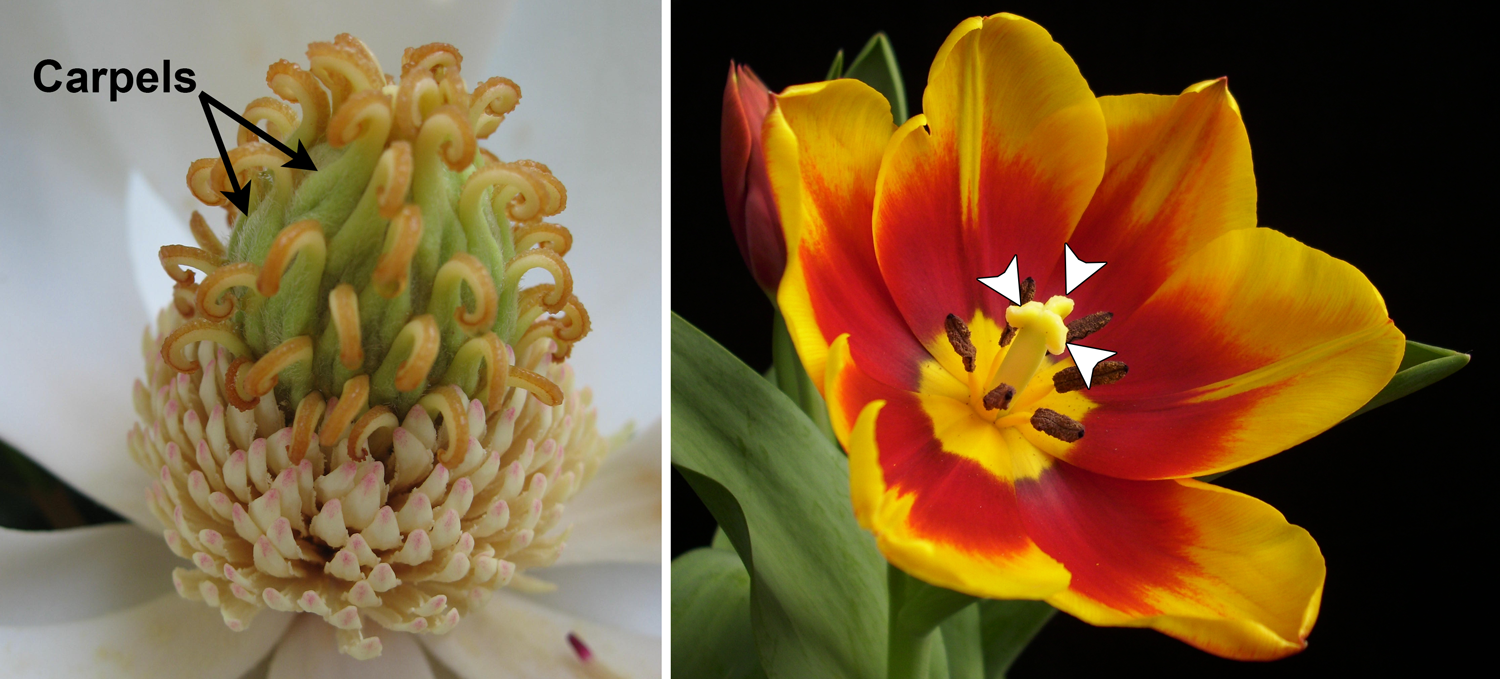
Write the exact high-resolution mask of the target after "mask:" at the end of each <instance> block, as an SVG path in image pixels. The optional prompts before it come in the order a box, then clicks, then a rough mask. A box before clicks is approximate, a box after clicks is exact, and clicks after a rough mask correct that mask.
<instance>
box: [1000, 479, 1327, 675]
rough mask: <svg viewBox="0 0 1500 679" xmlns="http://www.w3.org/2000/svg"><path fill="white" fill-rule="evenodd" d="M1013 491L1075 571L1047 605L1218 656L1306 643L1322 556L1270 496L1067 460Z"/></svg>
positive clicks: (1293, 648)
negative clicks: (1130, 476) (1119, 473)
mask: <svg viewBox="0 0 1500 679" xmlns="http://www.w3.org/2000/svg"><path fill="white" fill-rule="evenodd" d="M1016 492H1017V495H1018V496H1019V499H1020V507H1021V513H1022V517H1023V521H1024V524H1025V528H1026V531H1027V533H1028V534H1029V535H1031V536H1032V538H1033V539H1034V540H1035V541H1036V544H1037V545H1038V546H1040V547H1041V548H1042V550H1043V551H1045V552H1046V553H1047V554H1049V555H1051V556H1053V557H1055V558H1056V559H1057V560H1058V561H1061V562H1062V564H1063V565H1064V566H1065V567H1066V568H1067V569H1068V571H1069V572H1071V573H1072V576H1073V577H1072V581H1071V583H1070V584H1069V585H1068V589H1067V590H1066V591H1064V592H1060V593H1058V594H1056V595H1054V596H1052V597H1050V598H1048V599H1047V601H1048V603H1051V604H1052V605H1053V606H1056V607H1057V608H1059V609H1061V610H1063V611H1066V612H1067V613H1069V614H1071V615H1073V616H1075V617H1077V618H1079V619H1081V620H1083V621H1085V622H1088V623H1091V624H1095V625H1108V626H1125V627H1151V628H1155V629H1157V630H1159V631H1161V632H1164V633H1166V634H1168V635H1171V636H1173V637H1176V638H1178V639H1181V640H1183V641H1186V642H1187V643H1189V644H1192V645H1193V646H1196V647H1198V648H1200V649H1202V650H1205V651H1208V652H1210V653H1213V654H1215V655H1219V656H1223V657H1226V658H1234V659H1239V660H1271V659H1275V658H1280V657H1284V656H1287V655H1291V654H1293V653H1296V652H1298V651H1300V650H1302V649H1303V648H1304V647H1305V646H1306V639H1307V635H1308V633H1309V632H1311V631H1312V627H1313V623H1314V622H1315V621H1316V620H1317V616H1318V606H1319V604H1320V602H1321V600H1322V593H1323V579H1324V575H1325V572H1326V571H1325V568H1324V563H1323V555H1322V553H1321V552H1320V551H1319V549H1318V545H1317V543H1316V542H1314V541H1313V539H1312V536H1311V535H1309V534H1308V533H1307V531H1306V530H1303V529H1302V528H1300V527H1298V526H1294V525H1291V524H1289V523H1287V521H1286V518H1285V517H1284V516H1282V515H1281V513H1280V512H1278V511H1276V509H1275V508H1273V507H1271V506H1270V505H1268V504H1266V503H1264V502H1261V501H1260V500H1257V499H1255V498H1252V497H1250V496H1248V495H1244V494H1241V493H1237V492H1234V491H1232V490H1227V489H1224V488H1220V487H1218V486H1213V485H1209V484H1206V483H1202V482H1199V481H1195V480H1192V479H1185V480H1169V481H1128V480H1123V479H1116V478H1111V477H1108V476H1104V475H1101V474H1094V473H1092V472H1089V471H1087V470H1084V469H1080V468H1077V467H1073V466H1071V465H1068V464H1066V463H1057V464H1055V465H1053V466H1052V467H1050V468H1048V469H1047V470H1046V471H1045V472H1043V473H1042V475H1041V477H1040V478H1037V479H1035V480H1026V481H1022V482H1020V483H1018V484H1016Z"/></svg>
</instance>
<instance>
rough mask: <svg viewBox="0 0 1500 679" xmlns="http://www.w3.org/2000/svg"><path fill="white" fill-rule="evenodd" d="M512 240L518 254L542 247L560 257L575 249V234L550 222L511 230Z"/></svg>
mask: <svg viewBox="0 0 1500 679" xmlns="http://www.w3.org/2000/svg"><path fill="white" fill-rule="evenodd" d="M511 238H513V239H515V243H516V252H520V251H522V250H530V249H531V248H533V247H535V246H537V245H541V246H542V247H545V248H548V249H550V250H552V251H553V252H556V253H557V254H559V255H566V254H568V250H571V249H573V233H572V232H571V231H568V229H567V228H566V227H564V226H562V225H560V224H551V223H548V222H536V223H534V224H527V225H525V226H517V227H513V228H511Z"/></svg>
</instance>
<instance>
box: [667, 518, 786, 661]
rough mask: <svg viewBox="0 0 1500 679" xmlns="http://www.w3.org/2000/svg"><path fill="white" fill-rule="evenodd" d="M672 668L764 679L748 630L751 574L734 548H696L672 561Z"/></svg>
mask: <svg viewBox="0 0 1500 679" xmlns="http://www.w3.org/2000/svg"><path fill="white" fill-rule="evenodd" d="M672 639H673V640H674V641H676V643H674V644H672V671H673V673H675V674H677V675H678V676H684V677H709V678H711V679H755V678H759V677H765V676H766V673H765V671H764V670H762V669H761V667H760V659H759V657H758V656H756V654H755V637H754V634H753V633H752V632H751V630H750V574H749V573H748V572H746V571H745V565H744V564H743V563H740V558H739V557H738V556H736V555H735V554H734V552H733V551H728V550H723V549H711V548H706V547H701V548H698V549H695V550H693V551H691V552H688V553H686V554H683V555H682V556H679V557H677V558H676V559H673V560H672Z"/></svg>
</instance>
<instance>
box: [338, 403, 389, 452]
mask: <svg viewBox="0 0 1500 679" xmlns="http://www.w3.org/2000/svg"><path fill="white" fill-rule="evenodd" d="M399 424H401V423H400V421H398V420H397V419H396V414H395V413H393V412H391V409H390V408H388V407H386V406H375V407H374V408H371V409H370V410H369V411H368V412H366V413H365V414H363V415H360V416H359V419H358V420H355V422H354V425H353V426H351V427H350V428H349V443H348V448H347V450H348V452H349V459H351V460H355V461H359V460H363V459H365V454H366V452H367V451H368V450H369V442H370V435H371V434H374V433H375V432H376V431H378V430H380V429H395V428H396V426H397V425H399Z"/></svg>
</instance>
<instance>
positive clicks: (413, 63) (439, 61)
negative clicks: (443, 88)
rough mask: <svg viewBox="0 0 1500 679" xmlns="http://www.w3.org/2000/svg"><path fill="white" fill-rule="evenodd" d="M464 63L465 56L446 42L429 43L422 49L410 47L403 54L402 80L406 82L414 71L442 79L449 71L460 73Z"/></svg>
mask: <svg viewBox="0 0 1500 679" xmlns="http://www.w3.org/2000/svg"><path fill="white" fill-rule="evenodd" d="M463 63H464V55H462V54H460V53H459V51H458V48H457V47H454V46H452V45H449V44H448V43H445V42H432V43H427V44H426V45H423V46H421V47H408V48H406V50H405V51H404V52H402V53H401V79H402V80H406V79H407V77H409V76H410V74H411V73H412V72H413V71H416V70H422V71H427V72H428V73H431V74H432V76H433V77H434V78H441V77H443V76H444V75H446V74H447V72H448V71H458V70H459V69H460V68H461V67H462V66H463Z"/></svg>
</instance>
